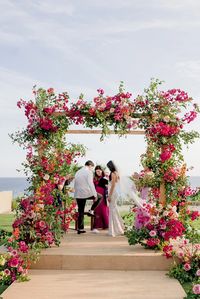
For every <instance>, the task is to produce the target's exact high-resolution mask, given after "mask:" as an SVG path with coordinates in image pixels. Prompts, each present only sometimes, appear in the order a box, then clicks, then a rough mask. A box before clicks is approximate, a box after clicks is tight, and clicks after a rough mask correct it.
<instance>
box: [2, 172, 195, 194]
mask: <svg viewBox="0 0 200 299" xmlns="http://www.w3.org/2000/svg"><path fill="white" fill-rule="evenodd" d="M190 184H191V187H192V188H195V187H200V176H193V177H190ZM28 185H29V183H28V182H27V180H26V178H9V177H8V178H3V177H0V191H13V197H14V198H15V197H17V196H20V195H23V193H24V190H25V189H26V188H27V187H28ZM130 185H131V184H130V179H129V178H128V177H126V176H124V177H122V179H121V186H122V189H123V190H122V192H123V191H125V190H126V191H125V192H124V193H126V192H127V189H129V188H130Z"/></svg>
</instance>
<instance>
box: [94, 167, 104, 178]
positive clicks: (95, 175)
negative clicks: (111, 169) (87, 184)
mask: <svg viewBox="0 0 200 299" xmlns="http://www.w3.org/2000/svg"><path fill="white" fill-rule="evenodd" d="M98 169H99V170H101V171H102V177H104V176H105V173H104V171H103V169H102V167H101V166H100V165H97V166H96V167H95V169H94V177H95V178H99V176H98V175H97V174H96V170H98Z"/></svg>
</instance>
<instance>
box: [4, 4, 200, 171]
mask: <svg viewBox="0 0 200 299" xmlns="http://www.w3.org/2000/svg"><path fill="white" fill-rule="evenodd" d="M0 11H1V18H0V47H1V56H0V60H1V63H0V105H1V109H0V137H1V147H0V157H1V160H0V162H1V163H0V176H19V175H22V174H18V173H17V172H16V168H20V163H21V162H22V161H23V160H24V156H25V153H24V152H23V151H22V150H20V149H19V148H18V147H17V146H14V145H12V144H11V141H10V139H9V137H8V133H10V132H13V131H15V130H17V129H20V128H22V127H23V126H25V124H26V121H25V118H24V116H23V113H22V111H20V110H18V109H17V108H16V102H17V100H18V99H20V98H24V99H29V98H30V97H31V90H32V86H33V85H35V84H37V86H38V87H44V88H48V87H54V88H55V89H56V90H57V91H58V92H61V91H68V92H69V94H70V95H71V97H72V98H76V97H77V96H78V95H79V94H80V93H81V92H83V93H84V94H85V96H86V98H88V99H91V98H92V97H93V96H94V95H95V94H96V89H97V88H104V89H105V91H106V93H108V94H112V93H115V92H116V91H117V88H118V85H119V82H120V81H121V80H123V81H124V82H125V86H126V89H127V90H128V91H130V92H132V93H133V95H135V96H136V95H137V94H138V93H142V92H143V89H144V88H145V87H147V86H148V84H149V81H150V78H152V77H154V78H159V79H162V80H164V81H165V84H164V85H163V89H167V88H181V89H184V90H185V91H187V92H188V93H189V94H190V95H191V96H192V97H193V98H194V99H195V101H196V102H198V103H200V39H199V32H200V1H198V0H180V1H179V0H171V1H170V0H168V1H167V0H166V1H165V0H151V1H148V0H146V1H144V0H121V1H119V0H106V1H105V0H72V1H68V0H65V1H64V0H63V1H61V0H57V1H56V2H55V1H51V0H43V1H37V0H36V1H29V0H26V1H25V0H18V1H15V0H13V1H12V0H0ZM190 127H191V128H192V129H196V130H199V127H200V119H198V120H196V121H195V122H194V123H193V124H192V125H191V126H190ZM68 139H69V141H74V142H77V141H79V142H82V143H84V144H85V145H86V146H87V147H88V149H89V150H88V154H87V157H86V158H91V159H93V160H94V161H95V162H98V163H106V161H107V160H109V159H114V160H115V161H116V163H117V164H118V165H119V168H120V169H121V171H122V172H123V173H124V174H130V173H132V172H133V171H135V170H138V169H139V156H140V154H142V153H143V152H144V151H145V143H144V140H143V137H142V136H129V137H128V138H126V139H122V140H120V141H119V140H118V139H117V137H116V136H112V137H110V138H109V139H108V140H107V141H106V142H104V143H100V142H99V139H98V137H97V136H85V135H84V136H72V135H71V136H69V137H68ZM199 152H200V142H199V141H198V142H196V143H195V144H194V145H192V146H191V147H190V149H189V150H186V149H184V154H185V158H186V162H187V164H188V166H191V165H193V166H194V169H193V171H192V172H191V175H200V158H199ZM5 157H6V158H5Z"/></svg>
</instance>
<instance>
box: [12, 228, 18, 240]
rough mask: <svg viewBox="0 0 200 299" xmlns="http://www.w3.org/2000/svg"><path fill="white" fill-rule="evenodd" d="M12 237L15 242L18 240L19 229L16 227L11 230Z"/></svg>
mask: <svg viewBox="0 0 200 299" xmlns="http://www.w3.org/2000/svg"><path fill="white" fill-rule="evenodd" d="M13 236H15V239H16V240H17V239H19V228H18V227H17V228H15V229H14V230H13Z"/></svg>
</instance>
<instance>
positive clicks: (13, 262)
mask: <svg viewBox="0 0 200 299" xmlns="http://www.w3.org/2000/svg"><path fill="white" fill-rule="evenodd" d="M8 265H9V266H10V267H13V268H17V267H18V265H19V259H18V258H16V257H12V258H11V259H10V260H9V262H8Z"/></svg>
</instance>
